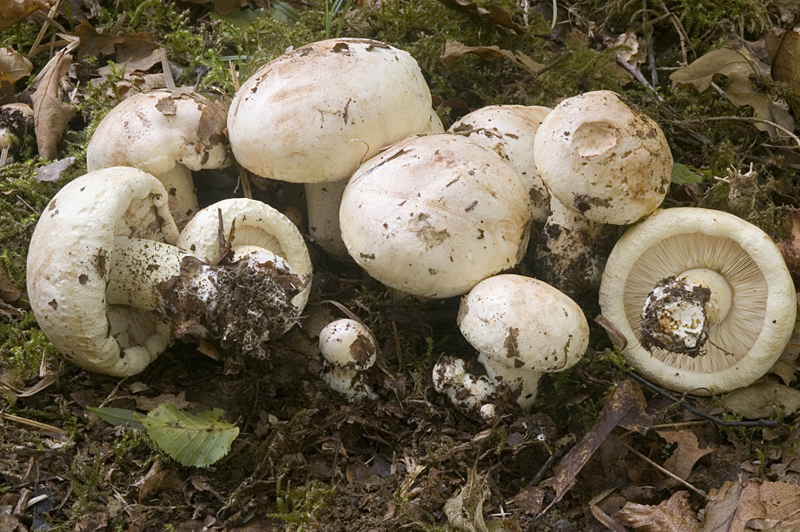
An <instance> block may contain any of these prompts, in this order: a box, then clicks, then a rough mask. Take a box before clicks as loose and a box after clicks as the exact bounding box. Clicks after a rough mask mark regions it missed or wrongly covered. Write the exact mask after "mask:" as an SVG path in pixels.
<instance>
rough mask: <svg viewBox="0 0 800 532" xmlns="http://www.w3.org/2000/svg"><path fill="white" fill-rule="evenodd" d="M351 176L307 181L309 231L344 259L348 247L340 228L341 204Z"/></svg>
mask: <svg viewBox="0 0 800 532" xmlns="http://www.w3.org/2000/svg"><path fill="white" fill-rule="evenodd" d="M348 180H349V178H345V179H340V180H338V181H330V182H327V183H306V185H305V188H306V207H307V209H308V232H309V233H310V234H311V236H312V237H313V238H314V241H315V242H316V243H317V244H319V246H320V247H321V248H322V249H324V250H325V251H326V252H328V253H329V254H330V255H332V256H333V257H334V258H337V259H344V258H346V257H347V256H348V255H347V247H346V246H345V245H344V241H343V240H342V232H341V231H340V230H339V205H340V204H341V203H342V191H344V187H345V186H346V185H347V181H348Z"/></svg>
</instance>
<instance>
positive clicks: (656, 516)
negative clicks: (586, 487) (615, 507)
mask: <svg viewBox="0 0 800 532" xmlns="http://www.w3.org/2000/svg"><path fill="white" fill-rule="evenodd" d="M617 517H618V518H619V519H620V520H621V521H623V522H625V523H626V524H628V525H630V526H632V527H634V528H635V529H636V530H641V531H642V532H700V530H701V529H702V524H701V523H700V521H698V520H697V517H695V514H694V512H693V511H692V508H691V507H690V506H689V492H688V491H679V492H676V493H673V494H672V497H670V498H669V499H668V500H666V501H663V502H662V503H661V504H659V505H658V506H650V505H647V504H637V503H634V502H629V503H627V504H626V505H625V507H624V508H622V510H620V511H619V512H617Z"/></svg>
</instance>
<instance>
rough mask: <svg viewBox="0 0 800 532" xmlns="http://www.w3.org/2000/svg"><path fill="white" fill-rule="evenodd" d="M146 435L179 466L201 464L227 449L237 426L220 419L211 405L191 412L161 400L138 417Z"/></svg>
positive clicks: (228, 449)
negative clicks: (141, 418)
mask: <svg viewBox="0 0 800 532" xmlns="http://www.w3.org/2000/svg"><path fill="white" fill-rule="evenodd" d="M142 425H144V427H145V429H146V430H147V435H148V436H150V438H152V439H153V441H154V442H155V444H156V445H158V446H159V447H160V448H161V449H162V450H163V451H164V452H165V453H167V454H168V455H170V456H171V457H172V458H174V459H175V460H177V461H178V462H180V463H181V464H183V465H188V466H194V467H205V466H207V465H210V464H213V463H214V462H216V461H217V460H219V459H220V458H222V457H223V456H225V455H226V454H228V451H230V450H231V442H233V440H234V439H235V438H236V436H238V435H239V428H238V427H236V426H235V425H232V424H230V423H228V422H226V421H224V420H223V419H222V410H220V409H219V408H215V409H213V410H207V411H205V412H201V413H200V414H196V415H191V414H187V413H185V412H181V411H180V410H178V409H177V408H176V407H175V405H172V404H169V403H164V404H161V405H159V406H158V408H156V409H155V410H153V411H151V412H150V413H148V414H147V417H146V418H144V419H143V420H142Z"/></svg>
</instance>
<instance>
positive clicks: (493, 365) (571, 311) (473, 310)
mask: <svg viewBox="0 0 800 532" xmlns="http://www.w3.org/2000/svg"><path fill="white" fill-rule="evenodd" d="M458 325H459V328H460V329H461V332H462V334H463V335H464V337H465V338H466V339H467V341H468V342H469V343H470V344H471V345H472V346H473V347H474V348H475V349H477V351H478V353H479V355H478V361H479V362H481V364H483V365H484V367H485V368H486V373H487V377H488V379H489V380H490V381H491V382H492V383H493V385H494V386H495V388H496V389H497V390H498V392H501V391H502V392H504V393H507V394H512V395H513V396H516V399H517V403H518V404H519V405H520V406H521V407H522V408H524V409H526V410H528V409H530V407H531V406H532V405H533V403H534V401H535V400H536V392H537V389H538V386H539V377H540V376H541V374H542V373H551V372H557V371H563V370H565V369H568V368H571V367H572V366H573V365H575V364H576V363H577V362H578V361H579V360H580V359H581V357H582V356H583V353H584V352H585V351H586V348H587V347H588V345H589V325H588V323H587V322H586V317H585V316H584V315H583V311H581V308H580V307H579V306H578V305H577V304H576V303H575V302H574V301H572V300H571V299H570V298H569V297H567V296H566V295H564V294H563V293H561V292H559V291H558V290H556V289H555V288H553V287H552V286H550V285H548V284H546V283H543V282H542V281H539V280H537V279H533V278H531V277H523V276H521V275H510V274H504V275H496V276H494V277H490V278H488V279H486V280H484V281H481V282H480V283H478V284H477V285H476V286H475V288H473V289H472V290H471V291H470V293H469V294H468V295H467V296H465V297H464V298H463V299H462V300H461V307H460V308H459V311H458ZM468 382H469V384H470V385H473V383H472V381H468ZM462 388H463V386H462ZM455 390H456V391H455V392H454V393H456V394H458V393H459V392H460V390H459V388H458V387H457V386H456V387H455ZM479 390H480V392H481V393H484V392H483V391H482V390H481V389H480V388H479ZM448 395H450V393H449V392H448ZM478 397H480V396H479V395H478Z"/></svg>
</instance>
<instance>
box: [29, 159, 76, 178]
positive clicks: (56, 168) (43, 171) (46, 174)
mask: <svg viewBox="0 0 800 532" xmlns="http://www.w3.org/2000/svg"><path fill="white" fill-rule="evenodd" d="M73 164H75V157H64V158H63V159H59V160H58V161H55V162H52V163H50V164H47V165H45V166H40V167H39V168H37V169H36V174H35V176H36V181H39V182H42V181H58V180H59V179H61V173H62V172H64V170H66V169H67V168H69V167H70V166H72V165H73Z"/></svg>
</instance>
